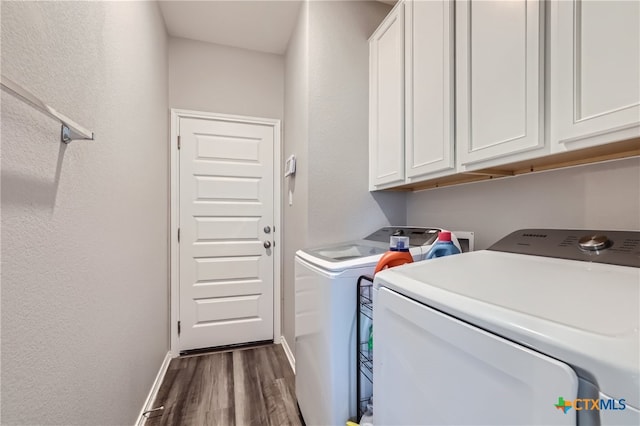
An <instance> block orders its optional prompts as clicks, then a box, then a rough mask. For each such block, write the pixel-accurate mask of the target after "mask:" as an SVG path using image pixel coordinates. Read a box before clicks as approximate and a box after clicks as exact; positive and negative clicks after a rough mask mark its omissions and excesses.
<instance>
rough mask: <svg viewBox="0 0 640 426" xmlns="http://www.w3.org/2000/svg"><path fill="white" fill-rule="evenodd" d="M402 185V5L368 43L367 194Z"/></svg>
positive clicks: (396, 8) (399, 5)
mask: <svg viewBox="0 0 640 426" xmlns="http://www.w3.org/2000/svg"><path fill="white" fill-rule="evenodd" d="M403 182H404V3H400V4H398V5H397V6H396V7H395V8H394V9H393V11H392V12H391V13H390V14H389V15H387V17H386V18H385V20H384V21H383V22H382V24H380V26H379V27H378V29H377V30H376V32H375V33H373V35H372V36H371V38H370V39H369V190H371V191H373V190H376V189H381V188H387V187H389V186H392V185H391V184H399V183H403Z"/></svg>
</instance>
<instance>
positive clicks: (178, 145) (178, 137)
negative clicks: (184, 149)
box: [178, 135, 180, 149]
mask: <svg viewBox="0 0 640 426" xmlns="http://www.w3.org/2000/svg"><path fill="white" fill-rule="evenodd" d="M178 149H180V135H178Z"/></svg>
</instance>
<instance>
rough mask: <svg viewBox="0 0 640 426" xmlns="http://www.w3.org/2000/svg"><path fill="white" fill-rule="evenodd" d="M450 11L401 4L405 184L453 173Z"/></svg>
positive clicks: (449, 5)
mask: <svg viewBox="0 0 640 426" xmlns="http://www.w3.org/2000/svg"><path fill="white" fill-rule="evenodd" d="M453 5H454V3H453V2H452V1H449V0H440V1H424V0H420V1H407V2H406V3H405V9H406V10H405V43H406V45H405V52H406V55H405V108H406V109H405V126H406V135H405V149H406V163H405V164H406V172H407V182H415V181H419V180H421V179H425V178H430V177H435V176H442V175H445V174H451V173H453V172H455V156H454V134H455V133H454V120H453V114H454V90H453V52H454V49H453V28H454V26H453Z"/></svg>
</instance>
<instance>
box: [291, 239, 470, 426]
mask: <svg viewBox="0 0 640 426" xmlns="http://www.w3.org/2000/svg"><path fill="white" fill-rule="evenodd" d="M439 231H440V229H439V228H418V227H385V228H381V229H379V230H378V231H376V232H374V233H373V234H371V235H369V236H368V237H366V238H364V239H363V240H358V241H352V242H346V243H340V244H336V245H331V246H327V247H320V248H316V249H308V250H299V251H298V252H297V253H296V259H295V320H296V324H295V338H296V341H295V348H296V351H295V352H296V397H297V399H298V405H299V406H300V411H301V413H302V416H303V417H304V419H305V422H306V424H307V425H310V426H311V425H340V426H341V425H344V424H345V421H346V420H347V419H349V418H350V417H354V416H355V415H356V407H355V400H354V399H355V394H356V373H355V368H356V367H355V350H356V347H355V335H356V333H355V323H356V282H357V279H358V277H359V276H361V275H373V270H374V268H375V265H376V263H377V262H378V260H379V259H380V257H381V256H382V254H383V253H385V252H386V251H388V249H389V239H390V237H391V236H392V235H404V236H408V237H409V240H410V246H411V247H410V252H411V254H412V255H413V257H414V261H418V260H422V258H423V257H424V256H425V255H426V253H427V252H428V251H429V249H430V248H431V246H432V244H433V243H434V242H435V240H436V239H437V235H438V232H439ZM453 234H454V236H455V235H461V237H460V238H459V240H460V243H459V246H460V247H462V249H463V250H466V249H473V233H469V232H465V233H457V232H454V233H453ZM462 236H463V237H464V238H463V237H462Z"/></svg>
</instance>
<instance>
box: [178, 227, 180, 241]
mask: <svg viewBox="0 0 640 426" xmlns="http://www.w3.org/2000/svg"><path fill="white" fill-rule="evenodd" d="M178 242H180V228H178Z"/></svg>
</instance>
